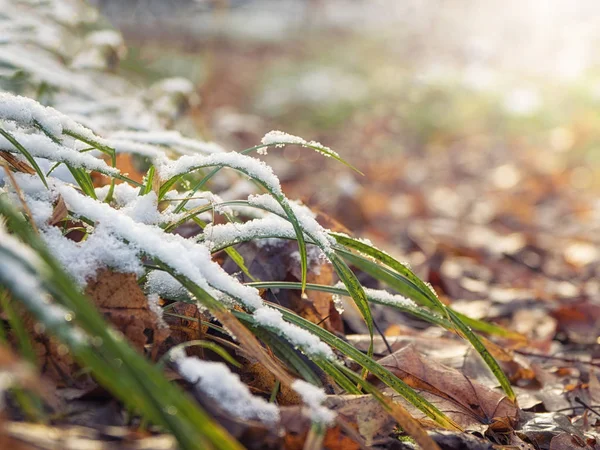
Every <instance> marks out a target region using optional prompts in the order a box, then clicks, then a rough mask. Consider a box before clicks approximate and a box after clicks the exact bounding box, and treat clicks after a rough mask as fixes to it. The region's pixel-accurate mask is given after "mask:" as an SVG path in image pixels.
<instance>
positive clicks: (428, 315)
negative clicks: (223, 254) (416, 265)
mask: <svg viewBox="0 0 600 450" xmlns="http://www.w3.org/2000/svg"><path fill="white" fill-rule="evenodd" d="M247 285H248V286H252V287H255V288H261V289H300V283H295V282H293V281H259V282H253V283H247ZM306 289H307V290H309V291H310V290H314V291H320V292H328V293H330V294H336V295H345V296H350V293H349V292H348V291H347V290H346V289H342V288H339V287H335V286H327V285H324V284H313V283H307V285H306ZM366 297H367V300H368V301H369V302H371V303H377V304H379V305H383V306H389V307H390V308H395V309H398V310H399V311H402V312H405V313H407V314H410V315H412V316H414V317H416V318H418V319H421V320H423V321H425V322H429V323H431V324H433V325H438V326H441V327H443V328H446V329H448V330H452V329H453V328H454V326H453V324H452V322H451V321H449V320H448V319H446V318H444V317H441V316H438V315H437V314H434V313H432V312H430V311H429V310H427V309H424V308H414V307H411V306H408V305H403V304H399V303H398V304H390V303H386V302H383V301H381V300H378V299H376V298H373V297H371V296H369V294H366Z"/></svg>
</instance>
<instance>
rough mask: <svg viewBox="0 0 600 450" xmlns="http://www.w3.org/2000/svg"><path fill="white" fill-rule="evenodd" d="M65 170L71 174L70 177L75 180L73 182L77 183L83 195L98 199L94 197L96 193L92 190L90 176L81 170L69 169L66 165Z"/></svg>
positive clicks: (77, 168)
mask: <svg viewBox="0 0 600 450" xmlns="http://www.w3.org/2000/svg"><path fill="white" fill-rule="evenodd" d="M67 168H68V169H69V171H70V172H71V175H73V178H75V181H76V182H77V184H78V185H79V187H80V188H81V190H82V191H83V193H84V194H85V195H87V196H88V197H92V198H93V199H95V200H97V199H98V197H97V196H96V191H95V189H94V182H93V181H92V177H90V174H89V173H88V172H87V171H85V170H84V169H82V168H79V167H71V166H70V165H68V164H67Z"/></svg>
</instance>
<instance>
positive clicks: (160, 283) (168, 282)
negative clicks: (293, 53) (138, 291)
mask: <svg viewBox="0 0 600 450" xmlns="http://www.w3.org/2000/svg"><path fill="white" fill-rule="evenodd" d="M145 290H146V291H147V292H150V293H151V295H152V294H157V295H159V296H161V297H164V298H167V299H169V300H179V299H186V298H189V297H190V295H189V293H188V291H187V289H185V288H184V287H183V286H182V285H181V283H180V282H179V281H177V279H176V278H175V277H173V276H172V275H171V274H170V273H167V272H163V271H161V270H153V271H152V272H150V273H149V274H148V278H147V281H146V286H145Z"/></svg>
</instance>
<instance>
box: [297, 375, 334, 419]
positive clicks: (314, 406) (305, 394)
mask: <svg viewBox="0 0 600 450" xmlns="http://www.w3.org/2000/svg"><path fill="white" fill-rule="evenodd" d="M292 389H293V390H294V391H296V392H297V393H298V394H300V397H302V401H303V402H304V404H305V405H306V406H307V409H306V411H305V414H306V415H307V416H308V417H310V418H311V420H312V421H313V422H316V423H319V424H323V425H330V424H331V423H333V421H334V420H335V417H336V413H335V412H333V411H331V410H330V409H329V408H327V407H326V406H323V402H324V401H325V400H326V399H327V395H326V394H325V392H324V391H323V389H321V388H319V387H317V386H314V385H312V384H310V383H307V382H306V381H303V380H296V381H294V382H293V383H292Z"/></svg>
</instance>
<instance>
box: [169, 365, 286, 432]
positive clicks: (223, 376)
mask: <svg viewBox="0 0 600 450" xmlns="http://www.w3.org/2000/svg"><path fill="white" fill-rule="evenodd" d="M175 365H176V367H177V369H178V371H179V373H180V374H181V376H183V377H184V378H185V379H186V380H187V381H189V382H190V383H192V384H194V385H195V387H196V389H197V390H198V392H199V393H200V394H204V395H207V396H209V397H210V398H211V399H212V400H213V401H215V402H216V403H217V405H218V406H219V407H220V408H223V409H224V410H225V411H227V412H228V413H229V414H231V415H232V416H234V417H237V418H239V419H242V420H258V421H260V422H262V423H264V424H267V425H271V426H273V425H275V424H277V422H279V408H277V406H276V405H275V404H273V403H269V402H267V401H266V400H264V399H263V398H261V397H256V396H254V395H252V393H251V392H250V390H249V389H248V387H247V386H246V385H245V384H244V383H242V382H241V380H240V377H239V376H238V375H237V374H234V373H232V372H231V371H230V370H229V368H228V367H227V366H226V365H225V364H223V363H221V362H211V361H203V360H200V359H198V358H196V357H184V358H180V359H178V360H176V361H175Z"/></svg>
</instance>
